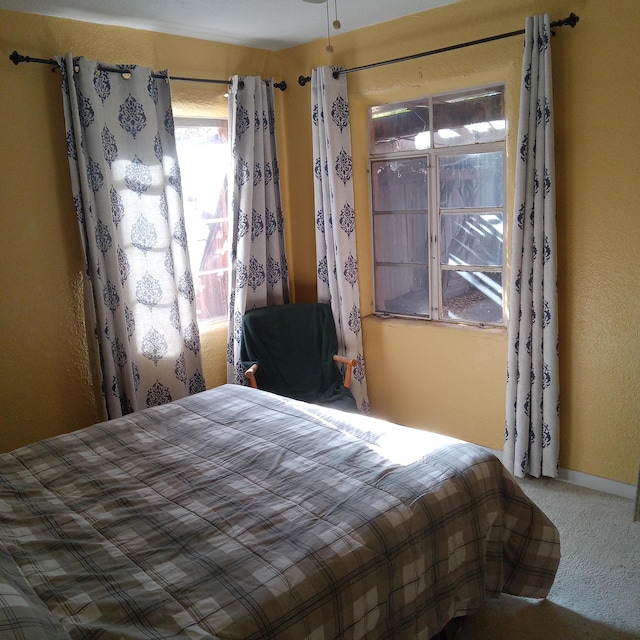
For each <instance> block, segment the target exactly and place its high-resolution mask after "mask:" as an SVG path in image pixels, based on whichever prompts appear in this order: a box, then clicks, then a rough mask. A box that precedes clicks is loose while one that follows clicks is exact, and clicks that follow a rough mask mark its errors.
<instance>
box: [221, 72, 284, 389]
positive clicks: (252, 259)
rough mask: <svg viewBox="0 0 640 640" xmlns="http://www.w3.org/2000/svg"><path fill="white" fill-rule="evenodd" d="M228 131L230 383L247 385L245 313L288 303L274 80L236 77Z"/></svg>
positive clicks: (230, 100)
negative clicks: (243, 355) (243, 340)
mask: <svg viewBox="0 0 640 640" xmlns="http://www.w3.org/2000/svg"><path fill="white" fill-rule="evenodd" d="M229 132H230V135H231V150H232V154H233V167H232V173H231V175H232V176H233V188H232V189H230V199H231V203H230V211H231V212H232V213H231V215H232V225H231V226H232V228H231V234H230V235H232V242H231V276H230V277H231V282H230V287H229V291H230V301H229V338H228V344H227V380H228V382H230V383H236V384H247V382H246V378H245V377H244V367H243V366H242V362H241V360H240V338H241V335H242V318H243V316H244V313H245V311H246V310H248V309H253V308H256V307H266V306H270V305H274V304H285V303H287V302H289V274H288V267H287V257H286V253H285V243H284V218H283V216H282V204H281V199H280V174H279V170H278V157H277V152H276V137H275V111H274V100H273V85H272V82H271V81H270V80H262V79H261V78H260V77H256V76H251V77H244V78H239V77H238V76H234V77H233V78H232V82H231V89H230V91H229Z"/></svg>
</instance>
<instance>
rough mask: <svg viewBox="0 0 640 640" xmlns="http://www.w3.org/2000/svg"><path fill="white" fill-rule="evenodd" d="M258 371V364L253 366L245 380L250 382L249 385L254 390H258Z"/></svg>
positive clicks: (245, 373) (246, 374) (248, 370)
mask: <svg viewBox="0 0 640 640" xmlns="http://www.w3.org/2000/svg"><path fill="white" fill-rule="evenodd" d="M257 370H258V363H257V362H256V363H255V364H252V365H251V366H250V367H249V368H248V369H247V370H246V371H245V372H244V375H245V378H247V379H248V380H249V384H250V385H251V386H252V387H253V388H254V389H257V388H258V383H257V382H256V371H257Z"/></svg>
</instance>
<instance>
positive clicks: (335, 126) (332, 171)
mask: <svg viewBox="0 0 640 640" xmlns="http://www.w3.org/2000/svg"><path fill="white" fill-rule="evenodd" d="M333 71H334V69H333V68H332V67H320V68H318V69H314V70H313V71H312V75H311V121H312V130H313V157H314V175H315V179H314V204H315V212H316V213H315V218H316V259H317V287H318V301H319V302H327V303H330V304H331V309H332V311H333V317H334V320H335V323H336V331H337V334H338V342H339V348H340V351H341V352H342V353H343V354H344V355H346V356H347V357H349V358H355V359H356V360H357V365H356V366H355V367H354V369H353V379H352V383H351V391H352V392H353V395H354V397H355V399H356V402H357V404H358V409H359V410H360V411H361V412H363V413H368V412H369V399H368V396H367V381H366V377H365V365H364V356H363V348H362V326H361V320H360V289H359V286H358V260H357V254H356V227H355V209H354V197H353V179H352V156H351V129H350V120H349V102H348V95H347V81H346V76H345V75H344V74H340V75H339V76H338V78H337V79H335V78H334V77H333Z"/></svg>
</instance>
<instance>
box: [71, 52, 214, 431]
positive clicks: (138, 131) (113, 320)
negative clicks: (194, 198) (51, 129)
mask: <svg viewBox="0 0 640 640" xmlns="http://www.w3.org/2000/svg"><path fill="white" fill-rule="evenodd" d="M58 63H59V64H60V65H61V68H62V70H63V92H62V93H63V102H64V114H65V122H66V129H67V151H68V156H69V167H70V171H71V182H72V189H73V197H74V204H75V211H76V216H77V219H78V224H79V229H80V235H81V240H82V244H83V248H84V253H85V257H86V279H85V309H86V316H87V331H88V333H89V334H90V340H89V342H90V349H92V350H95V353H96V361H97V362H99V363H100V367H99V368H100V374H101V380H100V386H101V388H102V395H103V398H104V404H105V408H106V415H107V417H108V418H115V417H118V416H121V415H124V414H127V413H130V412H132V411H136V410H138V409H143V408H145V407H150V406H153V405H158V404H163V403H165V402H170V401H172V400H176V399H178V398H181V397H184V396H187V395H189V394H192V393H196V392H198V391H203V390H204V388H205V381H204V376H203V374H202V365H201V359H200V334H199V332H198V326H197V324H196V320H195V307H194V285H193V278H192V275H191V269H190V266H189V255H188V251H187V238H186V235H185V222H184V215H183V210H182V194H181V183H180V168H179V166H178V161H177V156H176V148H175V140H174V131H173V115H172V111H171V94H170V90H169V84H168V81H166V80H162V79H160V80H158V79H156V78H154V77H152V73H153V72H152V71H151V70H150V69H144V68H142V67H137V68H132V69H131V70H130V71H129V72H127V73H126V74H124V75H123V74H120V73H117V72H106V71H100V70H99V68H98V67H99V66H100V64H99V63H97V62H94V61H90V60H86V59H84V58H73V57H72V56H71V54H67V55H66V57H65V59H64V60H63V59H62V58H59V59H58ZM91 334H93V336H91ZM93 337H94V338H95V340H94V339H93Z"/></svg>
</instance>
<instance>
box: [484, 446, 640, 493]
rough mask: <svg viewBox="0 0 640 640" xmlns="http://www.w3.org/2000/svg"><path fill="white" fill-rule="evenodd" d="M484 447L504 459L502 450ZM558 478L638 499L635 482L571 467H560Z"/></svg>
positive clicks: (587, 487) (585, 486)
mask: <svg viewBox="0 0 640 640" xmlns="http://www.w3.org/2000/svg"><path fill="white" fill-rule="evenodd" d="M484 448H485V449H486V450H487V451H490V452H491V453H493V455H494V456H497V457H498V458H499V459H500V460H502V451H497V450H496V449H490V448H489V447H484ZM558 480H562V481H564V482H569V483H570V484H575V485H578V486H579V487H584V488H586V489H593V490H594V491H602V492H603V493H609V494H611V495H614V496H620V497H621V498H628V499H629V500H635V499H636V491H637V487H636V486H635V485H634V484H626V483H624V482H618V481H617V480H609V479H608V478H600V477H599V476H592V475H591V474H589V473H582V471H572V470H571V469H564V468H562V467H560V469H558Z"/></svg>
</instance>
